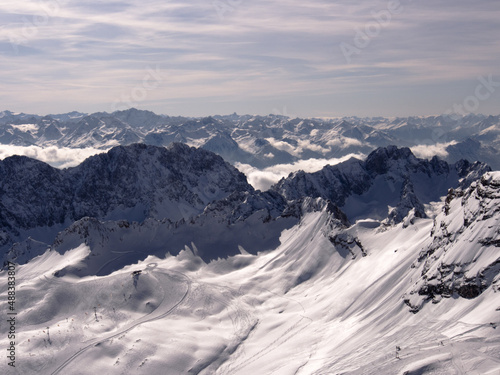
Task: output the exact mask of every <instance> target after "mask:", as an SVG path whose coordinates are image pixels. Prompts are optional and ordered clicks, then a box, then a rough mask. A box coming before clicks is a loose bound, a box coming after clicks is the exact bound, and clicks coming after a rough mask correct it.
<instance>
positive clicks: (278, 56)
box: [0, 0, 500, 117]
mask: <svg viewBox="0 0 500 375" xmlns="http://www.w3.org/2000/svg"><path fill="white" fill-rule="evenodd" d="M396 2H397V0H396ZM391 4H394V1H393V0H390V1H389V0H387V1H381V0H376V1H371V2H361V3H353V2H352V1H347V0H337V1H323V0H311V1H309V2H301V1H298V0H278V1H274V2H269V1H263V0H256V1H252V2H250V1H244V0H242V1H228V0H215V1H201V0H194V1H190V2H185V1H179V0H173V1H166V0H164V1H158V0H145V1H143V2H141V3H138V2H132V1H110V2H109V1H97V0H95V1H76V0H43V1H34V0H27V1H23V2H14V1H12V0H6V1H3V2H2V4H0V21H1V22H2V25H3V27H1V28H0V67H1V69H0V82H1V83H2V86H3V87H2V88H3V90H2V94H1V97H0V99H1V100H2V102H3V105H4V106H5V108H4V109H11V110H17V111H24V112H38V113H57V112H67V111H70V110H80V111H85V112H93V111H111V110H112V109H113V108H114V107H113V105H114V104H116V102H117V101H118V102H121V104H122V107H123V106H125V107H127V106H129V107H130V106H134V107H138V108H144V109H150V110H154V111H155V112H159V113H165V114H172V115H190V116H202V115H208V114H217V113H218V114H224V113H232V112H234V111H237V112H239V113H258V114H268V113H270V112H272V109H273V108H277V107H278V108H280V107H283V106H287V108H289V109H290V111H291V112H293V113H294V114H297V115H298V116H303V117H306V116H307V117H312V116H318V117H323V116H324V117H331V116H343V115H358V116H370V115H386V116H390V115H402V116H404V115H423V114H436V113H443V112H445V111H446V110H447V109H448V108H449V107H450V106H451V105H453V103H457V102H458V103H460V102H462V101H463V100H464V98H466V97H467V96H468V95H471V94H473V93H474V88H475V87H476V85H477V77H478V76H484V77H487V76H488V75H492V76H493V77H497V78H496V79H497V81H500V71H499V68H498V61H500V25H499V23H498V21H497V20H498V14H499V11H500V3H499V2H498V1H490V0H479V1H475V2H470V1H465V0H458V1H454V2H453V3H450V2H448V1H431V0H421V1H418V2H417V1H412V0H401V1H400V4H401V6H400V7H397V10H395V11H390V9H393V8H391ZM388 12H389V13H388ZM388 14H389V19H388V18H387V15H388ZM384 15H385V16H384ZM377 16H380V17H381V18H380V20H381V21H376V17H377ZM384 17H385V18H384ZM384 20H385V21H384ZM359 30H361V31H363V32H365V33H366V32H367V31H368V32H371V35H372V36H371V37H369V38H368V39H365V42H366V41H367V40H368V43H367V44H366V45H363V46H361V47H360V44H356V36H357V33H358V31H359ZM365 37H366V36H365ZM358 42H359V38H358ZM342 45H344V47H345V46H346V45H348V46H350V47H349V48H354V49H350V50H349V51H350V54H349V55H348V56H347V57H346V53H345V48H344V50H343V49H342V48H341V46H342ZM353 51H355V52H353ZM148 69H156V70H157V71H159V72H160V73H161V75H160V73H158V74H157V75H156V77H155V81H154V84H153V83H151V84H150V85H148V86H147V87H145V86H144V81H145V79H146V78H148V77H147V74H148ZM149 78H151V77H149ZM134 90H135V91H134ZM497 91H500V90H497ZM134 92H135V94H136V95H133V94H134ZM139 94H140V95H139ZM499 97H500V94H499V93H498V92H495V93H494V95H492V97H491V98H490V99H489V100H487V101H482V102H481V103H480V105H479V106H478V108H476V110H477V112H483V113H486V114H490V113H491V114H497V113H496V112H498V109H497V103H498V99H499Z"/></svg>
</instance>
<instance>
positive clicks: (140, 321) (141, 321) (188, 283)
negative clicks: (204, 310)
mask: <svg viewBox="0 0 500 375" xmlns="http://www.w3.org/2000/svg"><path fill="white" fill-rule="evenodd" d="M149 272H151V273H160V274H163V275H165V276H167V277H169V278H171V279H175V277H173V276H172V275H169V274H168V273H167V272H161V271H158V270H157V267H152V268H151V269H150V270H149ZM169 272H173V271H169ZM176 274H177V275H180V276H181V277H183V278H184V279H185V283H186V286H187V288H186V292H185V293H184V295H183V296H182V298H181V299H180V300H179V301H178V302H176V303H175V304H174V306H172V307H170V308H169V309H168V310H167V311H166V312H164V313H162V314H160V315H158V316H155V317H151V318H146V317H147V316H149V315H151V314H153V313H154V312H155V311H157V310H159V309H160V308H161V304H163V302H165V298H163V300H162V302H161V304H160V305H159V306H158V307H157V308H156V309H155V310H153V311H151V312H150V313H149V314H147V315H146V316H144V317H142V318H140V319H138V320H136V321H135V322H133V323H131V324H130V325H129V326H128V327H127V328H125V329H122V330H120V331H119V332H117V333H114V334H113V335H111V336H108V337H106V338H97V339H93V340H90V342H89V343H88V344H87V346H85V347H83V348H81V349H80V350H79V351H77V352H76V353H75V354H73V355H72V356H71V357H70V358H68V359H67V360H66V361H64V362H63V363H62V364H61V365H60V366H59V367H58V368H57V369H56V370H54V371H53V372H52V375H57V374H60V373H61V371H62V370H63V369H64V368H66V367H67V366H68V365H70V364H71V362H72V361H74V360H75V359H76V358H77V357H78V356H80V355H81V354H83V353H84V352H85V351H87V350H88V349H90V348H92V347H96V346H98V345H100V344H102V343H104V342H106V341H109V340H111V339H113V338H115V337H119V336H121V335H123V334H125V333H128V332H130V331H131V330H133V329H134V328H136V327H137V326H139V325H141V324H146V323H148V322H152V321H155V320H159V319H163V318H164V317H166V316H168V315H169V314H171V313H172V312H173V311H174V310H175V309H176V308H177V307H179V306H180V305H181V304H182V303H183V302H184V301H185V300H186V298H187V297H188V296H189V293H190V292H191V283H192V280H191V279H190V278H189V277H188V276H186V275H185V274H183V273H180V272H178V273H176ZM160 285H161V284H160Z"/></svg>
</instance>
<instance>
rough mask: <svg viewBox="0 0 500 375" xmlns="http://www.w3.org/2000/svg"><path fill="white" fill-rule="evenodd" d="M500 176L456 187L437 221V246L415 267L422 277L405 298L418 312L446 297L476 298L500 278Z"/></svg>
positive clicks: (424, 252) (487, 176)
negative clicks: (427, 304) (467, 186)
mask: <svg viewBox="0 0 500 375" xmlns="http://www.w3.org/2000/svg"><path fill="white" fill-rule="evenodd" d="M499 219H500V173H499V172H488V173H486V174H485V175H484V176H483V177H482V178H481V179H480V180H478V181H475V182H473V183H472V184H471V186H470V187H469V188H467V189H465V190H461V189H456V190H453V189H450V191H449V192H448V195H447V197H446V201H445V206H444V208H443V212H442V213H441V214H440V215H438V216H437V217H436V219H435V220H434V227H433V229H432V232H431V236H432V243H431V244H430V245H429V246H428V248H426V249H423V250H422V252H421V253H420V256H419V258H418V260H417V261H416V262H414V264H413V266H412V267H418V268H419V269H420V279H419V280H417V282H416V283H415V284H414V285H413V286H412V287H411V288H410V289H409V291H408V293H407V294H406V295H405V297H404V299H405V302H406V304H407V305H408V306H410V308H411V310H412V311H413V312H417V311H418V310H420V309H421V307H422V306H423V305H424V304H425V303H426V302H428V301H432V302H433V303H438V302H439V301H440V300H441V298H443V297H445V298H449V297H462V298H469V299H470V298H475V297H477V296H479V295H480V294H481V293H482V292H483V291H484V290H485V289H487V288H488V287H490V286H493V287H494V288H496V289H498V282H499V280H500V250H499V248H500V230H499V227H498V220H499Z"/></svg>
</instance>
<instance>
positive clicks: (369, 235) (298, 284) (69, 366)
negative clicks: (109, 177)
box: [0, 173, 500, 375]
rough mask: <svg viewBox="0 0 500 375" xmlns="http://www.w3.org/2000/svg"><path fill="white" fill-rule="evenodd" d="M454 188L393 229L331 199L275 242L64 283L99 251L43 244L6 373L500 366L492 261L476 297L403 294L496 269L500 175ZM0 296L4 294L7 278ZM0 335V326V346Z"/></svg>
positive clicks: (499, 297)
mask: <svg viewBox="0 0 500 375" xmlns="http://www.w3.org/2000/svg"><path fill="white" fill-rule="evenodd" d="M450 194H452V195H450V196H449V198H447V199H446V202H443V203H442V209H443V212H442V213H440V214H438V216H437V217H436V218H435V219H433V218H415V219H414V221H413V224H409V225H404V223H400V224H398V225H394V226H390V227H383V226H380V222H378V221H374V220H359V221H358V222H357V223H356V224H354V225H352V226H348V225H347V223H346V221H345V220H343V218H342V215H340V214H339V212H338V211H336V210H335V209H334V208H333V206H332V205H331V204H329V203H328V202H326V201H324V200H323V199H321V198H316V199H312V198H307V199H305V200H304V201H303V203H302V206H301V207H300V210H301V216H300V217H301V219H300V222H299V223H297V225H294V226H292V227H290V228H289V229H286V230H284V231H283V232H282V234H281V236H280V241H279V245H278V246H277V247H276V248H275V249H274V250H273V251H266V252H261V253H259V254H256V255H251V254H248V253H246V252H245V251H243V250H242V254H240V255H236V256H231V257H227V258H224V259H219V260H214V261H212V262H210V263H205V262H204V261H203V260H202V259H201V258H200V257H198V256H197V255H196V249H195V245H192V246H191V247H189V248H188V247H186V249H185V250H183V251H181V252H180V253H178V254H177V255H176V256H173V255H167V256H166V257H157V256H149V257H147V258H146V259H144V260H140V261H138V262H137V263H133V264H129V265H125V264H122V266H123V267H122V268H121V269H118V270H115V271H114V272H112V273H110V274H106V275H103V276H82V277H80V276H75V275H71V274H65V275H63V276H62V275H61V274H60V273H58V271H60V270H62V269H68V268H71V267H73V268H78V267H80V266H79V265H81V264H84V263H85V259H86V258H87V257H88V256H89V254H90V253H91V251H92V250H91V249H90V248H89V246H87V245H85V244H78V241H76V242H75V243H74V244H73V245H71V246H69V245H68V247H71V248H72V249H68V250H67V251H66V252H65V254H64V255H61V254H59V253H58V252H57V251H55V250H51V251H48V252H45V253H44V254H43V255H40V256H38V257H37V258H35V259H33V260H32V261H30V262H29V263H27V264H25V265H22V266H18V267H17V302H16V303H17V306H18V308H19V315H18V317H17V318H18V326H17V329H18V338H17V344H16V345H17V356H18V357H17V358H18V359H17V361H16V368H15V369H14V368H10V367H7V366H4V367H3V368H2V371H4V373H6V374H9V375H10V374H32V373H33V374H34V373H37V374H94V373H106V374H123V373H134V374H167V375H170V374H231V375H233V374H284V375H289V374H290V375H292V374H340V373H342V374H401V375H403V374H498V373H499V372H500V355H499V353H500V350H499V349H500V336H499V335H498V328H497V325H498V324H499V322H500V319H499V317H500V293H499V289H498V280H499V276H498V274H499V273H498V269H496V268H490V270H491V269H493V270H494V272H492V273H484V272H483V274H485V275H488V277H487V280H488V282H489V284H488V285H486V284H485V285H484V288H482V289H481V293H480V294H478V295H477V296H462V295H461V293H454V294H452V295H451V296H450V298H442V299H440V300H439V301H436V302H439V303H424V304H422V305H421V306H420V307H419V309H418V311H410V307H409V306H408V303H407V295H408V293H411V290H413V289H415V288H419V287H420V286H421V285H423V284H422V283H423V282H424V281H425V280H427V281H429V280H430V279H431V277H427V278H426V277H424V276H426V275H427V276H430V275H432V274H433V272H434V271H435V270H436V268H435V267H434V266H435V264H438V263H439V264H441V263H443V262H444V263H446V262H447V264H454V265H455V266H456V267H462V269H463V271H464V275H465V276H464V281H466V279H467V278H468V277H470V276H471V275H472V274H478V275H479V274H481V270H484V269H486V268H488V267H490V266H491V264H497V265H498V260H499V256H498V251H497V249H498V246H497V237H498V219H499V218H500V216H499V215H500V212H499V211H498V209H497V208H498V206H499V203H500V174H499V173H488V174H486V175H485V176H484V177H483V178H482V179H481V180H480V181H478V182H476V183H475V184H473V185H471V187H470V188H468V189H466V190H464V191H463V192H462V193H460V194H458V193H450ZM462 218H466V219H467V220H466V224H467V226H466V228H464V230H460V228H461V225H464V221H463V220H461V219H462ZM441 222H444V223H445V224H446V225H445V226H447V227H448V232H446V233H449V234H450V233H451V235H449V236H448V235H446V236H444V237H446V239H444V237H443V234H444V233H445V229H444V226H443V225H441V224H440V223H441ZM441 240H445V241H447V244H446V246H444V247H443V248H440V249H439V250H438V251H437V252H434V253H433V254H429V249H432V248H433V246H434V244H435V243H436V241H441ZM471 240H472V241H473V242H472V243H473V245H472V246H468V245H466V244H467V243H468V242H470V241H471ZM132 246H135V245H132ZM137 246H138V247H140V246H141V245H137ZM112 250H113V251H116V252H118V251H119V250H120V249H118V248H113V249H112ZM495 262H496V263H495ZM424 263H425V264H427V265H428V266H425V265H424ZM444 263H443V264H444ZM423 270H426V272H424V273H423V272H422V271H423ZM138 271H140V272H138ZM495 272H496V274H495ZM56 275H58V276H56ZM456 275H458V274H457V273H456ZM5 276H6V275H5V271H3V272H1V273H0V279H5ZM490 276H492V277H490ZM443 281H446V280H443ZM0 285H1V284H0ZM40 291H44V292H43V293H40ZM0 292H1V298H2V300H5V298H6V286H5V285H4V284H3V285H1V286H0ZM422 298H427V297H425V296H423V297H422ZM431 300H432V299H431V298H429V299H428V301H431ZM432 302H434V301H432ZM6 329H7V327H6V323H5V322H4V321H3V320H2V325H1V327H0V346H1V347H7V341H6Z"/></svg>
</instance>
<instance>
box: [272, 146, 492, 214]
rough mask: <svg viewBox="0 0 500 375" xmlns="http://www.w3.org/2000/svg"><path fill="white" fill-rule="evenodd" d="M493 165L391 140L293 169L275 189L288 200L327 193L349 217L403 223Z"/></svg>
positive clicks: (326, 196) (327, 196) (423, 211)
mask: <svg viewBox="0 0 500 375" xmlns="http://www.w3.org/2000/svg"><path fill="white" fill-rule="evenodd" d="M489 170H490V168H489V167H488V166H487V165H485V164H482V163H474V164H471V163H469V162H467V161H460V162H457V163H456V164H454V165H450V164H448V163H447V162H445V161H443V160H440V159H439V158H437V157H434V158H432V159H431V160H430V161H429V160H424V159H418V158H416V157H415V156H414V155H413V154H412V152H411V151H410V149H409V148H406V147H405V148H397V147H395V146H389V147H386V148H379V149H377V150H375V151H373V152H372V153H371V154H370V155H369V156H368V158H367V159H366V161H360V160H357V159H351V160H348V161H346V162H344V163H341V164H338V165H335V166H326V167H324V168H323V169H322V170H320V171H318V172H315V173H305V172H302V171H300V172H296V173H293V174H290V176H288V178H286V179H282V180H281V181H280V182H279V183H278V184H276V185H275V186H273V187H272V189H273V190H274V191H277V192H279V193H280V194H282V195H283V196H284V197H285V198H286V199H288V200H294V199H298V198H299V197H302V196H309V197H321V198H324V199H328V200H330V201H332V202H333V203H334V204H336V205H338V206H339V207H341V208H342V209H343V211H344V212H346V214H347V216H348V217H349V219H350V220H353V219H356V218H361V217H362V215H365V216H364V217H365V218H366V217H373V218H375V219H379V220H383V219H388V220H389V221H390V222H392V223H399V222H401V221H402V220H403V218H404V217H405V216H407V215H408V214H409V212H410V211H412V210H414V214H415V216H416V217H425V209H424V204H425V203H429V202H431V201H439V199H440V197H441V196H443V195H445V194H446V192H447V190H448V188H450V187H458V186H462V187H465V186H468V184H470V183H471V182H472V181H473V180H474V179H475V178H478V177H479V176H480V175H481V174H482V173H484V172H486V171H489Z"/></svg>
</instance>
